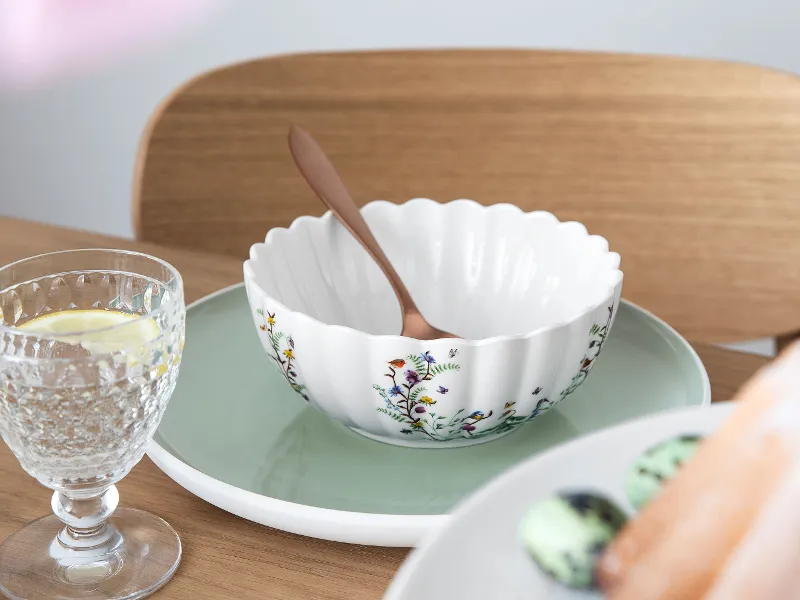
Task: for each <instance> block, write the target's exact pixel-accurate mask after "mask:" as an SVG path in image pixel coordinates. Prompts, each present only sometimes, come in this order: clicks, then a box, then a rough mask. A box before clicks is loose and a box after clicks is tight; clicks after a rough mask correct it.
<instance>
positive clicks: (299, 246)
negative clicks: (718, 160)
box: [244, 199, 622, 447]
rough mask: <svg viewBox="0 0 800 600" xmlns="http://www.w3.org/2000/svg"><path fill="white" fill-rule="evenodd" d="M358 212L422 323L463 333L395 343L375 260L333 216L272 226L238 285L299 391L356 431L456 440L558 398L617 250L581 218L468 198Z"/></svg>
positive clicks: (480, 434) (605, 304)
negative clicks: (564, 220)
mask: <svg viewBox="0 0 800 600" xmlns="http://www.w3.org/2000/svg"><path fill="white" fill-rule="evenodd" d="M362 213H363V215H364V218H365V219H366V221H367V223H368V224H369V226H370V228H371V229H372V231H373V233H374V234H375V237H376V238H377V239H378V241H379V242H380V244H381V245H382V247H383V249H384V250H385V252H386V254H387V256H388V257H389V259H390V260H391V261H392V264H393V265H394V266H395V268H396V269H397V271H398V273H399V274H400V276H401V278H402V279H403V281H404V282H405V283H406V285H407V286H408V288H409V291H410V292H411V295H412V296H413V297H414V299H415V301H416V302H417V305H418V306H419V308H420V310H421V312H422V314H423V315H425V318H426V319H427V320H428V321H429V322H430V323H431V324H432V325H434V326H435V327H439V328H441V329H443V330H445V331H451V332H453V333H455V334H457V335H460V336H463V337H464V339H442V340H434V341H420V340H414V339H409V338H404V337H401V336H400V335H399V332H400V330H401V320H400V306H399V304H398V302H397V300H396V298H395V296H394V294H393V292H392V289H391V287H390V285H389V283H388V281H387V280H386V279H385V277H384V276H383V274H382V272H381V271H380V269H379V268H378V266H377V265H376V264H375V263H374V262H373V261H372V259H371V258H370V257H369V255H367V253H366V252H365V251H364V250H363V249H362V248H361V246H360V245H359V244H358V242H356V241H355V240H354V239H353V238H352V237H351V235H350V234H349V233H348V232H347V230H345V229H344V227H342V226H341V225H340V224H339V222H338V221H337V220H336V219H335V218H334V217H333V215H332V214H331V213H326V214H325V215H323V216H322V217H321V218H312V217H301V218H299V219H297V220H296V221H295V222H294V223H292V225H291V227H289V228H288V229H283V228H276V229H272V230H271V231H270V232H269V234H268V235H267V238H266V240H265V242H264V243H259V244H255V245H254V246H253V247H252V248H251V249H250V259H249V260H247V261H246V262H245V264H244V279H245V284H246V288H247V295H248V299H249V301H250V306H251V308H252V312H253V318H254V322H255V324H256V328H257V331H258V335H259V336H260V338H261V341H262V343H263V346H264V349H265V350H266V353H267V355H268V356H269V357H270V358H271V359H272V360H273V361H274V362H275V363H276V364H277V366H278V367H279V368H280V369H281V371H282V372H283V374H284V376H285V377H286V379H287V380H288V381H289V383H290V384H291V386H292V387H293V388H294V390H295V391H296V392H297V393H298V394H300V395H301V396H302V397H303V398H304V399H305V400H307V401H308V402H310V403H311V404H313V405H314V406H316V407H318V408H319V409H321V410H323V411H324V412H325V413H327V414H328V415H329V416H330V417H332V418H334V419H336V420H338V421H341V422H342V423H344V424H345V425H347V426H348V427H350V428H352V429H353V430H355V431H357V432H359V433H361V434H363V435H366V436H368V437H371V438H374V439H378V440H381V441H384V442H389V443H392V444H399V445H405V446H416V447H452V446H466V445H471V444H475V443H480V442H483V441H488V440H489V439H492V438H496V437H499V436H501V435H503V434H506V433H509V432H511V431H513V430H514V429H516V428H517V427H519V425H521V424H522V423H523V422H525V421H527V420H528V419H531V418H533V417H535V416H536V415H538V414H541V413H542V412H544V411H545V410H547V409H549V408H551V407H552V406H554V405H555V404H556V403H558V402H559V401H561V400H563V399H564V398H565V397H566V396H568V395H569V394H570V393H572V392H573V391H574V390H575V389H576V388H577V387H578V386H579V385H580V384H581V383H583V381H584V379H585V378H586V376H587V375H588V374H589V371H591V369H592V367H593V365H594V362H595V360H596V359H597V357H598V356H599V354H600V352H601V350H602V348H603V344H604V342H605V339H606V336H607V335H608V333H609V331H610V329H611V326H612V324H613V321H614V316H615V314H616V308H617V305H618V303H619V298H620V292H621V289H622V272H621V271H620V270H619V260H620V259H619V255H618V254H616V253H614V252H609V250H608V242H607V241H606V240H605V239H603V238H601V237H598V236H594V235H589V234H588V233H587V232H586V228H585V227H584V226H583V225H581V224H580V223H573V222H569V223H561V222H559V221H558V219H556V217H554V216H553V215H552V214H550V213H546V212H532V213H524V212H522V211H521V210H520V209H519V208H517V207H515V206H512V205H510V204H495V205H492V206H488V207H486V206H482V205H480V204H478V203H476V202H473V201H471V200H456V201H454V202H449V203H447V204H439V203H437V202H434V201H433V200H427V199H416V200H411V201H409V202H406V203H405V204H402V205H396V204H391V203H388V202H383V201H376V202H371V203H370V204H367V205H366V206H364V208H363V209H362Z"/></svg>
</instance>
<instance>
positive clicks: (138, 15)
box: [0, 0, 221, 87]
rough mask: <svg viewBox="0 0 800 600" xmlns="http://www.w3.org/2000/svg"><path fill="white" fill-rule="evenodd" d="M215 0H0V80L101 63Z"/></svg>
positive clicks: (36, 77)
mask: <svg viewBox="0 0 800 600" xmlns="http://www.w3.org/2000/svg"><path fill="white" fill-rule="evenodd" d="M220 3H221V2H220V0H0V83H5V84H6V85H9V84H10V85H12V86H14V87H32V86H37V85H41V84H46V83H50V82H51V81H53V80H55V79H61V78H63V77H66V76H72V75H80V74H84V73H88V72H90V71H93V70H97V69H101V68H104V67H107V66H109V65H111V64H113V63H114V62H117V61H119V60H122V59H124V58H126V57H128V56H129V55H133V54H134V53H136V52H141V51H144V50H147V49H149V48H152V47H154V46H156V45H157V44H159V43H163V42H164V41H166V40H167V39H168V38H170V37H171V36H174V35H176V34H177V33H179V31H180V30H181V29H187V28H190V27H192V26H194V25H197V24H199V22H200V21H201V20H202V19H203V18H205V17H207V16H208V15H209V14H210V13H211V12H212V10H213V9H214V8H215V7H217V6H219V5H220Z"/></svg>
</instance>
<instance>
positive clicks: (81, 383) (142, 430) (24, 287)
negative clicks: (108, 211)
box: [0, 250, 186, 600]
mask: <svg viewBox="0 0 800 600" xmlns="http://www.w3.org/2000/svg"><path fill="white" fill-rule="evenodd" d="M0 311H1V312H2V315H1V316H2V318H1V319H0V434H2V437H3V440H4V441H5V442H6V444H8V446H9V448H11V450H12V452H13V453H14V455H15V456H16V457H17V459H18V460H19V462H20V464H21V465H22V467H23V469H25V471H27V472H28V473H29V474H30V475H32V476H33V477H35V478H36V479H37V480H39V482H40V483H42V484H43V485H44V486H46V487H48V488H50V489H52V490H54V493H53V500H52V507H53V513H54V514H53V515H50V516H46V517H42V518H40V519H38V520H36V521H33V522H32V523H30V524H29V525H27V526H26V527H24V528H23V529H20V530H19V531H17V532H15V533H14V534H12V535H11V536H10V537H9V538H8V539H6V540H5V542H3V544H2V546H0V591H2V592H3V593H5V594H6V595H7V596H9V597H10V598H24V599H48V600H62V599H63V600H67V599H74V598H81V599H84V600H93V599H98V600H99V599H101V598H102V599H103V600H116V599H122V598H125V599H133V598H142V597H144V596H147V595H148V594H151V593H152V592H154V591H155V590H157V589H158V588H159V587H161V586H162V585H164V583H166V582H167V581H168V580H169V578H170V577H171V576H172V574H173V573H174V572H175V569H177V567H178V563H179V562H180V557H181V543H180V539H179V538H178V536H177V534H176V533H175V531H174V530H173V529H172V528H171V527H170V526H169V525H168V524H167V523H166V522H164V521H163V520H161V519H160V518H158V517H156V516H154V515H151V514H150V513H146V512H143V511H140V510H133V509H126V508H121V509H117V504H118V502H119V494H118V493H117V488H116V487H115V485H114V484H115V483H116V482H118V481H119V480H120V479H122V478H123V477H124V476H125V475H127V474H128V472H129V471H130V470H131V468H133V466H134V465H135V464H136V463H137V462H139V460H141V458H142V456H143V455H144V452H145V447H146V445H147V443H148V442H149V441H150V439H151V437H152V436H153V433H154V432H155V430H156V427H157V426H158V424H159V422H160V421H161V417H162V416H163V414H164V410H165V409H166V406H167V402H168V401H169V398H170V395H171V394H172V392H173V390H174V388H175V382H176V379H177V375H178V367H179V365H180V357H181V351H182V349H183V340H184V324H185V316H186V311H185V306H184V300H183V284H182V282H181V277H180V275H179V274H178V272H177V271H176V270H175V269H174V268H173V267H172V266H170V265H169V264H167V263H165V262H164V261H161V260H159V259H157V258H153V257H151V256H146V255H144V254H138V253H134V252H125V251H121V250H75V251H66V252H56V253H53V254H46V255H42V256H37V257H34V258H29V259H26V260H23V261H20V262H17V263H14V264H11V265H8V266H6V267H3V268H2V269H0ZM0 485H2V482H0Z"/></svg>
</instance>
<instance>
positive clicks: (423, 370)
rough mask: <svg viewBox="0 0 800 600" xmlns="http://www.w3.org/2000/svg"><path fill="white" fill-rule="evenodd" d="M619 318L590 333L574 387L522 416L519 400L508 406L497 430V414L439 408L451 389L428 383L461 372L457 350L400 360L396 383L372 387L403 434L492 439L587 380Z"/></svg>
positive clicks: (394, 366) (393, 376) (392, 364)
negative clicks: (442, 357) (444, 356)
mask: <svg viewBox="0 0 800 600" xmlns="http://www.w3.org/2000/svg"><path fill="white" fill-rule="evenodd" d="M613 316H614V305H613V304H612V305H611V306H609V307H608V320H607V321H606V323H605V324H604V325H602V326H601V325H597V324H595V325H592V327H591V329H590V330H589V335H590V337H591V340H590V342H589V347H588V348H587V350H586V353H585V354H584V356H583V358H582V359H581V363H580V369H579V370H578V373H577V374H576V375H575V376H574V377H573V378H572V380H571V381H570V383H569V385H568V386H567V387H566V388H564V389H563V390H561V392H560V393H559V394H558V400H556V401H552V400H549V399H548V398H547V397H543V398H541V399H539V400H538V402H537V403H536V406H535V408H534V409H533V411H532V412H531V413H530V414H523V415H519V414H517V409H516V408H515V407H516V404H517V403H516V401H513V400H512V401H509V402H506V404H505V406H504V407H503V413H502V414H501V415H500V416H499V417H498V419H499V420H498V422H496V423H495V424H494V425H492V426H484V425H483V424H484V421H486V420H488V419H489V417H491V416H492V415H493V411H492V410H488V411H487V410H473V411H471V412H469V414H466V415H465V414H464V413H465V412H467V411H466V409H464V408H461V409H459V410H457V411H456V412H455V413H454V414H452V415H448V414H447V413H446V412H442V411H441V410H437V409H436V408H434V405H436V404H438V402H439V400H438V399H437V398H441V397H444V396H445V395H446V394H449V393H450V390H449V389H448V388H446V387H444V386H442V385H439V386H432V387H436V388H437V389H435V390H434V391H429V390H428V387H427V386H426V385H425V384H426V382H429V381H433V380H434V379H435V378H436V377H437V376H438V375H441V374H443V373H446V372H448V371H459V370H460V369H461V366H460V365H459V364H458V363H456V362H453V359H455V358H456V357H457V354H458V350H456V349H451V350H450V352H449V358H450V361H449V362H444V363H438V362H437V361H436V358H435V357H434V356H433V355H432V354H431V352H430V351H428V350H426V351H425V352H424V353H422V354H420V355H413V354H411V355H408V356H407V357H406V358H405V359H403V358H395V359H392V360H390V361H388V362H387V365H388V368H387V370H388V373H385V374H384V375H385V377H386V378H388V379H389V380H390V382H391V383H387V384H385V385H383V386H382V385H379V384H375V385H373V388H374V389H375V391H377V392H378V394H379V395H380V397H381V398H382V399H383V401H384V403H385V406H383V407H379V408H378V409H377V410H378V412H380V413H383V414H385V415H387V416H388V417H390V418H391V419H394V420H395V421H397V422H398V423H400V424H401V427H400V433H402V434H403V435H407V436H416V437H418V438H424V439H428V440H431V441H434V442H449V441H451V440H454V439H459V438H467V439H476V440H477V439H480V438H482V437H486V436H489V435H500V434H503V433H509V432H511V431H513V430H514V429H516V428H517V427H519V426H520V425H522V424H523V423H525V422H527V421H530V420H531V419H533V418H534V417H537V416H539V415H541V414H543V413H545V412H547V410H549V409H550V408H552V407H553V406H555V405H556V404H557V403H558V402H559V401H561V400H563V399H564V398H566V397H567V396H569V395H570V394H571V393H572V392H574V391H575V390H576V389H578V387H579V386H580V385H581V384H582V383H583V382H584V381H585V379H586V377H588V375H589V372H590V371H591V369H592V366H593V365H594V362H595V360H596V359H597V357H598V356H600V352H601V351H602V349H603V345H604V344H605V341H606V338H607V337H608V331H609V327H610V326H611V321H612V319H613ZM542 391H543V388H542V387H536V389H535V390H533V395H534V396H538V395H540V394H541V393H542Z"/></svg>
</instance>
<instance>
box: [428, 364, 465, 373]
mask: <svg viewBox="0 0 800 600" xmlns="http://www.w3.org/2000/svg"><path fill="white" fill-rule="evenodd" d="M460 370H461V365H457V364H455V363H444V364H441V365H433V367H431V373H432V374H433V375H441V374H442V373H446V372H447V371H460Z"/></svg>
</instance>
